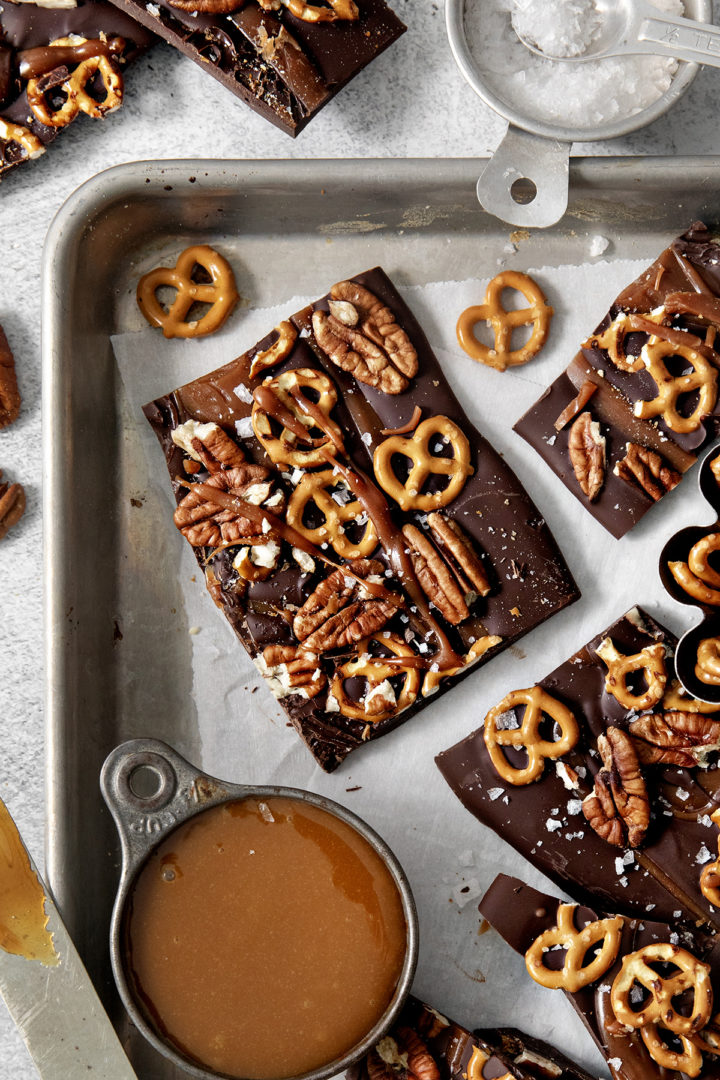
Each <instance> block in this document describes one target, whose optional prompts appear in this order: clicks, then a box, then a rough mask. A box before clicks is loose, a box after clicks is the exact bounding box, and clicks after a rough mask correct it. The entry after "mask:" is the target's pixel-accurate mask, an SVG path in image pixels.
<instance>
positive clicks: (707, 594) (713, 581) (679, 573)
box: [668, 533, 720, 606]
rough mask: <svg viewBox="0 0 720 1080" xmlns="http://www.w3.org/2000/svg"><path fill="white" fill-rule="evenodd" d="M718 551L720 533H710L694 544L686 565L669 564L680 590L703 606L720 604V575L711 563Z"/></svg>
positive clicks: (683, 563)
mask: <svg viewBox="0 0 720 1080" xmlns="http://www.w3.org/2000/svg"><path fill="white" fill-rule="evenodd" d="M717 551H720V533H709V534H708V535H707V536H703V537H701V539H700V540H698V542H697V543H696V544H693V546H692V547H691V548H690V551H689V553H688V560H687V562H686V563H685V562H682V561H677V562H669V563H668V570H669V571H670V573H671V574H672V576H673V577H674V578H675V580H676V581H677V583H678V585H679V586H680V588H681V589H683V591H684V592H686V593H687V594H688V596H692V598H693V599H694V600H697V601H698V602H699V603H701V604H711V605H713V606H717V605H718V604H720V590H719V589H718V588H717V586H720V574H719V573H718V572H717V570H714V569H713V567H712V566H711V565H710V563H709V558H710V556H711V555H712V554H713V553H714V552H717ZM713 586H716V588H713Z"/></svg>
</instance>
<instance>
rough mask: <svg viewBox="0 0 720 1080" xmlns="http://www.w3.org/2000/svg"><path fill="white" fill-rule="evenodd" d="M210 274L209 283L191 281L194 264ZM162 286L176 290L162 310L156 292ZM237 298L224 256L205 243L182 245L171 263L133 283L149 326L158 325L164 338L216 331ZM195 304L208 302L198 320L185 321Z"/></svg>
mask: <svg viewBox="0 0 720 1080" xmlns="http://www.w3.org/2000/svg"><path fill="white" fill-rule="evenodd" d="M196 266H200V267H202V269H203V270H204V271H205V272H206V273H207V274H208V275H209V276H210V279H211V280H210V282H209V283H207V284H205V283H198V282H195V281H194V280H193V273H194V271H195V267H196ZM163 285H168V286H170V287H171V288H173V289H175V290H176V295H175V299H174V300H173V302H172V304H171V305H170V307H169V308H168V309H167V310H166V309H165V308H164V307H163V306H162V304H161V303H160V301H159V300H158V298H157V296H156V293H157V290H158V289H160V288H161V287H162V286H163ZM238 299H239V296H238V291H237V286H236V284H235V275H234V273H233V270H232V267H231V266H230V263H229V262H228V261H227V259H224V258H223V256H222V255H220V254H219V253H218V252H217V251H215V250H214V249H213V248H211V247H209V246H208V245H207V244H196V245H194V246H193V247H189V248H185V250H184V251H183V252H181V254H180V255H179V256H178V260H177V262H176V263H175V265H174V266H158V267H156V268H155V269H154V270H151V271H150V272H149V273H148V274H143V276H142V277H141V278H140V280H139V281H138V285H137V302H138V307H139V308H140V310H141V311H142V313H143V315H144V316H145V318H146V319H147V321H148V322H149V323H150V325H151V326H160V327H162V332H163V335H164V337H166V338H176V337H179V338H193V337H206V336H207V335H208V334H214V333H215V331H216V330H219V329H220V327H221V326H222V325H223V323H224V322H225V320H226V319H227V318H228V316H229V315H230V312H231V311H232V309H233V308H234V307H235V304H236V303H237V301H238ZM195 303H203V304H210V305H212V306H211V307H210V310H209V311H207V312H206V313H205V315H203V316H202V318H201V319H194V320H191V321H190V322H186V318H187V315H188V313H189V311H190V309H191V308H192V306H193V304H195Z"/></svg>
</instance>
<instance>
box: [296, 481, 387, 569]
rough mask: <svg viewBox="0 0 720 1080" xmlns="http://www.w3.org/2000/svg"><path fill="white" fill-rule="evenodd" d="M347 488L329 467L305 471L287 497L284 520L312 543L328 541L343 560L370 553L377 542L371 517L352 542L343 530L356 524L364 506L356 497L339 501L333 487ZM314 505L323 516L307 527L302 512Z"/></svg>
mask: <svg viewBox="0 0 720 1080" xmlns="http://www.w3.org/2000/svg"><path fill="white" fill-rule="evenodd" d="M336 488H341V489H344V490H345V491H347V490H348V489H347V486H346V485H345V484H344V483H343V480H342V478H341V477H338V476H336V475H335V473H334V472H333V470H332V469H324V470H323V471H322V472H316V473H306V474H305V476H303V478H302V480H301V481H300V483H299V484H298V486H297V487H296V488H295V490H294V491H293V493H292V495H291V496H290V503H289V505H288V510H287V523H288V525H291V526H292V527H293V528H294V529H297V531H298V532H299V533H301V534H302V535H303V536H304V537H306V539H308V540H309V541H310V542H311V543H313V544H316V545H318V546H319V545H320V544H323V543H328V544H330V546H331V547H332V548H333V550H334V551H335V552H336V553H337V554H338V555H339V556H340V557H341V558H343V559H364V558H367V556H369V555H371V554H372V552H373V551H374V550H375V548H376V547H377V544H378V535H377V532H376V531H375V526H374V524H373V522H372V520H371V519H370V518H369V517H368V516H367V515H366V521H365V525H364V527H362V526H361V528H362V536H361V538H360V539H359V540H358V541H352V540H350V538H349V537H348V536H347V534H346V532H345V525H347V524H348V523H350V522H353V523H357V522H358V519H359V518H361V515H362V513H363V507H362V505H361V504H360V503H359V502H358V500H357V499H355V498H350V499H348V501H347V502H338V500H337V499H336V498H334V497H333V496H334V491H333V489H336ZM313 504H314V505H315V506H316V507H317V509H318V510H319V511H320V513H321V514H322V515H323V521H322V524H320V525H317V526H315V528H312V529H311V528H309V527H308V526H307V525H305V523H304V517H305V512H306V510H307V508H308V506H310V505H313Z"/></svg>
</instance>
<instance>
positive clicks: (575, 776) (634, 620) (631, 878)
mask: <svg viewBox="0 0 720 1080" xmlns="http://www.w3.org/2000/svg"><path fill="white" fill-rule="evenodd" d="M606 638H609V639H611V641H612V643H613V644H614V645H615V647H616V648H617V650H618V652H620V653H622V654H625V655H632V654H635V653H639V652H640V651H641V650H642V649H644V648H646V647H652V646H653V645H654V644H656V643H661V644H662V646H664V650H665V654H666V656H665V667H666V673H667V683H666V690H665V694H664V697H663V698H662V699H661V700H660V701H659V702H658V703H657V705H656V706H655V707H653V708H650V709H647V710H645V712H644V713H643V715H644V716H648V715H658V716H662V715H663V714H665V713H669V712H672V711H676V710H680V711H683V710H684V709H689V708H690V705H689V704H688V702H690V700H691V699H683V698H681V699H680V700H679V702H678V700H677V699H676V698H675V699H673V697H672V695H674V694H675V692H676V690H675V684H674V676H675V669H674V652H675V647H676V644H677V641H676V639H675V637H674V635H673V634H671V633H670V631H668V630H666V629H665V628H664V627H663V626H661V625H660V624H659V623H657V622H656V621H655V620H653V619H652V618H650V616H649V615H647V614H646V613H645V612H643V611H641V610H639V609H637V608H634V609H632V610H631V611H630V612H628V613H627V614H626V615H624V616H623V617H622V618H621V619H619V620H618V621H617V622H615V623H613V625H612V626H610V627H608V629H607V630H604V631H603V633H601V634H598V635H597V637H595V638H593V639H592V641H590V642H588V644H587V645H585V646H584V647H583V648H582V649H580V650H579V651H578V652H577V653H575V655H574V656H572V657H570V659H569V660H567V661H566V662H565V663H564V664H561V665H560V667H558V668H556V669H555V671H553V672H551V673H550V674H549V675H548V676H547V677H546V678H545V679H543V680H542V681H541V682H540V683H539V684H538V685H539V686H540V687H541V688H542V689H543V690H545V691H547V693H549V694H550V695H551V696H552V697H553V698H555V699H557V700H558V701H560V702H562V703H563V704H564V705H566V706H568V707H569V708H570V710H571V711H572V713H573V715H574V716H575V718H576V720H577V723H578V725H579V731H580V736H579V739H578V742H577V744H576V746H575V747H574V749H573V750H571V752H570V753H568V754H566V755H564V756H563V757H562V758H561V759H560V760H559V761H558V762H555V761H546V763H545V770H544V772H543V774H542V776H541V778H540V779H539V780H538V781H536V782H534V783H530V784H527V785H526V786H522V787H520V786H512V785H511V784H509V783H506V782H505V781H504V780H503V778H502V777H501V776H500V775H499V773H498V772H497V771H496V769H495V767H494V765H493V763H492V761H491V759H490V756H489V753H488V749H487V746H486V743H485V739H484V736H483V730H482V729H479V730H478V731H476V732H474V733H473V734H472V735H469V736H468V737H467V738H466V739H464V740H463V741H462V742H460V743H458V744H457V745H456V746H453V747H452V748H451V749H449V750H446V751H444V752H443V753H442V754H440V755H439V756H438V757H437V759H436V761H437V764H438V767H439V769H440V771H441V772H442V774H443V776H444V777H445V779H446V780H447V782H448V784H449V785H450V787H451V788H452V789H453V791H454V792H455V794H456V795H457V796H458V798H459V799H460V800H461V802H462V803H463V805H464V806H465V807H466V808H467V809H468V810H469V811H470V812H471V813H472V814H474V815H475V817H477V818H478V819H479V820H480V821H481V822H482V823H483V824H484V825H487V826H488V827H489V828H491V829H493V830H494V831H495V832H496V833H497V834H498V835H499V836H501V837H502V838H503V839H504V840H506V841H507V842H508V843H510V844H512V846H513V847H514V848H516V850H517V851H519V852H520V853H521V854H522V855H524V856H525V858H526V859H528V860H529V861H530V862H531V863H533V865H534V866H536V867H537V868H538V869H539V870H541V871H542V872H543V873H544V874H546V875H547V876H548V877H549V878H551V879H552V880H553V881H555V882H557V884H558V885H560V886H561V887H564V888H567V890H568V892H569V893H570V894H571V896H574V897H575V898H576V899H578V900H580V901H582V902H583V903H588V904H591V905H592V904H593V903H594V904H601V905H602V906H603V907H606V908H608V909H610V910H612V911H618V912H620V913H622V914H629V915H637V916H638V917H641V916H643V915H648V914H650V913H651V912H652V915H653V917H657V918H661V919H665V920H667V921H669V922H675V921H677V920H678V919H681V918H682V919H687V920H688V921H695V920H697V921H698V922H700V923H702V922H707V923H709V924H711V925H712V926H714V927H716V928H720V912H718V911H717V910H716V908H715V907H714V906H713V905H712V904H711V903H710V902H709V901H708V900H707V898H706V897H705V896H704V895H703V892H702V890H701V887H700V874H701V871H702V868H703V866H704V865H705V864H706V863H708V862H709V861H710V860H711V859H712V858H714V855H715V852H716V850H717V839H718V832H717V828H716V827H715V825H714V824H713V822H712V820H711V818H710V815H711V814H712V813H713V812H714V811H715V810H716V809H717V808H718V806H720V784H719V783H718V770H717V768H703V767H698V768H685V767H680V766H678V765H673V764H666V765H663V764H648V765H643V767H642V771H643V774H644V777H645V783H646V786H647V793H648V799H649V805H650V812H651V818H650V825H649V828H648V830H647V835H646V838H645V840H644V841H643V842H642V843H641V845H640V846H639V847H638V848H636V849H634V850H631V849H624V848H623V847H613V846H611V845H610V844H609V843H607V841H606V840H605V839H603V838H602V837H601V836H600V835H598V833H597V832H595V830H594V829H593V828H592V827H591V825H590V824H589V822H588V821H587V820H586V818H585V816H584V815H583V812H582V800H583V799H584V798H585V797H586V796H588V795H590V794H591V792H592V790H593V787H594V782H595V777H596V776H597V774H598V773H599V772H600V770H601V768H602V762H601V760H600V757H599V754H598V737H599V736H601V735H603V734H604V733H605V732H606V731H607V729H608V728H609V727H615V728H619V729H620V730H622V731H627V730H628V729H629V728H630V731H633V730H634V729H633V728H632V727H631V726H630V725H631V724H632V722H633V721H634V720H637V716H638V714H637V713H636V712H634V711H633V710H632V709H628V708H626V707H624V706H623V705H621V704H620V702H619V701H618V700H617V699H616V698H615V697H614V696H613V694H612V693H609V692H608V691H607V689H606V684H605V678H606V674H607V671H608V669H607V667H606V664H605V663H604V662H603V660H602V659H601V658H600V656H598V654H597V649H598V647H600V646H601V643H602V642H603V641H604V639H606ZM642 678H644V676H642ZM641 681H642V680H641ZM493 704H494V703H493ZM701 709H705V706H701ZM693 715H695V716H698V715H702V713H700V714H697V713H696V714H690V719H689V723H690V724H691V725H692V724H693V719H692V716H693ZM711 716H712V714H711ZM666 749H667V750H671V749H672V743H671V744H670V745H669V746H668V747H666ZM698 759H699V760H700V762H702V754H699V756H698Z"/></svg>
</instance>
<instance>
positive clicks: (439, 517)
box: [428, 511, 490, 596]
mask: <svg viewBox="0 0 720 1080" xmlns="http://www.w3.org/2000/svg"><path fill="white" fill-rule="evenodd" d="M428 525H429V526H430V531H431V532H432V534H433V537H434V538H435V542H436V543H437V544H438V546H439V548H440V550H441V551H442V553H443V555H444V556H445V558H446V559H448V561H449V562H450V563H451V564H454V566H453V569H454V570H455V571H456V573H457V571H458V570H459V571H460V572H461V574H462V576H464V577H465V578H467V580H468V582H469V583H470V585H471V586H472V589H473V590H474V591H475V592H477V593H478V595H479V596H487V594H488V593H489V592H490V582H489V580H488V576H487V573H486V571H485V566H484V565H483V562H482V559H481V558H480V556H479V555H478V553H477V551H476V550H475V548H474V547H473V544H472V541H471V540H470V537H469V536H467V534H466V533H465V532H464V531H463V530H462V529H461V528H460V526H459V525H458V523H457V522H456V521H453V519H452V518H449V517H446V516H445V514H439V513H438V512H437V511H434V512H433V513H432V514H428ZM458 577H460V575H459V574H458ZM460 583H461V585H462V584H463V582H462V580H461V582H460ZM466 591H468V590H466Z"/></svg>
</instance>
